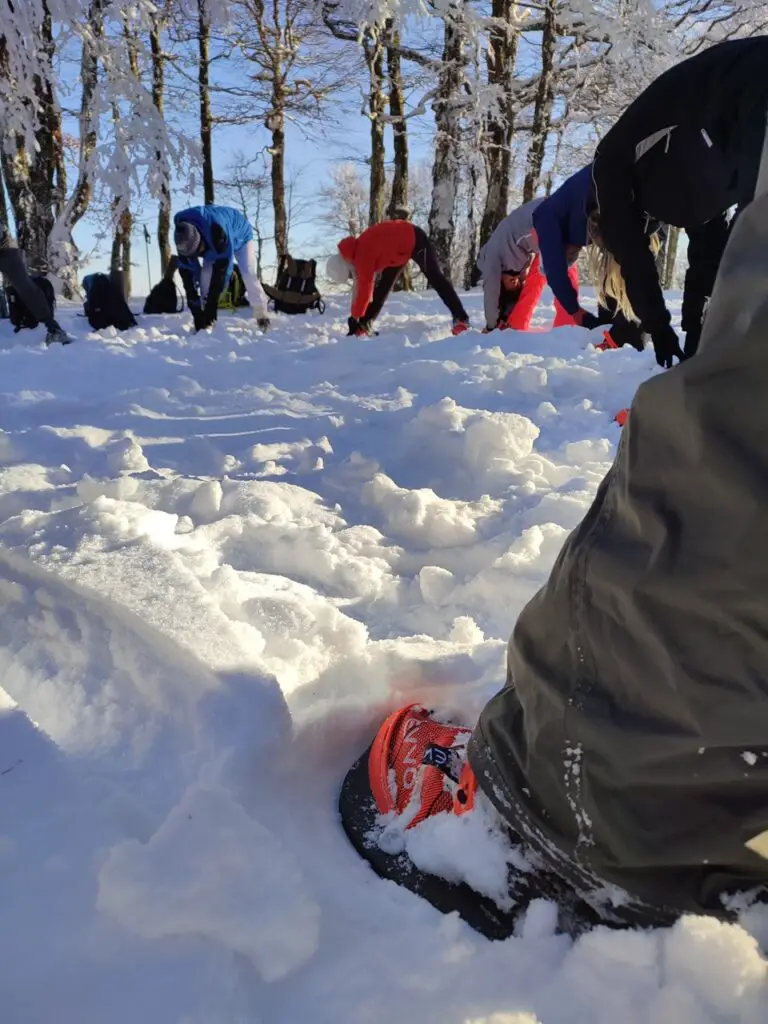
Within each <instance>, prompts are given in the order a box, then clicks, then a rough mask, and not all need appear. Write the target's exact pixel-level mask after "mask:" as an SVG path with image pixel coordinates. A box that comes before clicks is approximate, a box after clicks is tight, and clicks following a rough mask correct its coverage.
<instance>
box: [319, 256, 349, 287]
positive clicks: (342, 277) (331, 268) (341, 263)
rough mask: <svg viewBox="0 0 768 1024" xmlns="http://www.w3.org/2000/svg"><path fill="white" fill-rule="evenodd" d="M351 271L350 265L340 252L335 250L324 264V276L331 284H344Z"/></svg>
mask: <svg viewBox="0 0 768 1024" xmlns="http://www.w3.org/2000/svg"><path fill="white" fill-rule="evenodd" d="M351 273H352V267H351V266H350V265H349V263H347V261H346V260H345V259H344V257H343V256H342V255H341V253H340V252H335V253H334V254H333V256H331V257H329V259H328V262H327V263H326V264H325V276H326V279H327V280H328V281H331V282H332V283H333V284H346V283H347V281H348V280H349V276H350V274H351Z"/></svg>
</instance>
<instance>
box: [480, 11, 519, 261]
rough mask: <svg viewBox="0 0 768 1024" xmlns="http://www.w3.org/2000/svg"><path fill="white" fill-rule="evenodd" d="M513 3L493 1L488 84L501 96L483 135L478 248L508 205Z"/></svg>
mask: <svg viewBox="0 0 768 1024" xmlns="http://www.w3.org/2000/svg"><path fill="white" fill-rule="evenodd" d="M513 7H514V2H513V0H492V5H491V17H492V18H493V19H494V20H493V24H492V27H491V31H490V35H489V39H488V53H487V57H486V66H487V68H488V84H489V85H491V86H495V87H496V89H497V90H498V92H499V102H498V106H497V107H496V109H495V110H494V111H493V112H492V113H491V114H489V115H488V117H487V119H486V124H485V131H484V133H483V141H484V147H483V156H484V158H485V169H486V178H487V182H488V189H487V192H486V196H485V209H484V211H483V217H482V220H481V222H480V240H479V244H480V245H481V246H482V245H485V243H486V242H487V241H488V239H489V238H490V237H491V235H492V234H493V232H494V231H495V230H496V228H497V226H498V225H499V224H500V223H501V221H502V220H504V218H505V217H506V216H507V213H508V209H507V207H508V205H509V177H510V170H511V164H512V152H511V149H510V143H511V141H512V132H513V130H514V125H515V113H516V108H515V104H514V99H513V94H512V83H513V71H514V66H515V61H516V59H517V47H518V43H519V39H520V37H519V34H518V32H517V29H515V28H513V27H512V24H511V21H512V11H513Z"/></svg>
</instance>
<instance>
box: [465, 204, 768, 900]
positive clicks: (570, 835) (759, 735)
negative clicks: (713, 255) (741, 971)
mask: <svg viewBox="0 0 768 1024" xmlns="http://www.w3.org/2000/svg"><path fill="white" fill-rule="evenodd" d="M766 281H768V193H766V194H763V195H762V196H761V197H760V198H759V199H757V200H755V201H754V202H753V203H752V204H751V205H750V206H749V207H747V208H746V210H745V211H744V212H743V213H742V214H741V216H740V217H739V219H738V220H737V222H736V224H735V227H734V230H733V233H732V236H731V240H730V242H729V244H728V247H727V249H726V252H725V255H724V257H723V261H722V264H721V266H720V271H719V274H718V279H717V283H716V285H715V289H714V292H713V295H712V299H711V302H710V308H709V311H708V314H707V318H706V321H705V325H704V332H703V336H702V341H701V346H700V349H699V353H698V355H697V356H696V357H695V358H694V359H691V360H689V361H688V362H686V363H684V364H682V365H680V366H677V367H675V368H674V369H672V370H669V371H667V372H666V373H660V374H658V375H655V376H653V377H652V378H651V379H650V380H649V381H647V382H646V383H645V384H643V385H642V386H641V387H640V389H639V390H638V392H637V395H636V397H635V400H634V402H633V404H632V409H631V412H630V416H629V422H628V424H627V426H626V427H625V428H624V431H623V434H622V438H621V442H620V445H619V450H618V453H617V455H616V460H615V462H614V465H613V467H612V469H611V470H610V472H609V473H608V476H607V477H606V478H605V480H604V481H603V483H602V484H601V486H600V488H599V490H598V493H597V496H596V498H595V501H594V503H593V505H592V507H591V509H590V510H589V512H588V513H587V515H586V518H585V519H584V521H583V522H582V523H581V525H580V526H579V527H578V528H577V529H576V530H575V531H574V532H573V533H572V534H571V536H570V537H569V539H568V540H567V542H566V544H565V546H564V548H563V550H562V552H561V553H560V556H559V558H558V560H557V562H556V564H555V566H554V568H553V570H552V574H551V576H550V579H549V582H548V583H547V584H546V586H545V587H544V588H543V589H542V590H541V591H540V592H539V594H538V595H537V596H536V597H535V598H534V599H533V600H532V601H531V602H530V603H529V604H528V606H527V607H526V608H525V609H524V611H523V612H522V614H521V615H520V617H519V619H518V622H517V625H516V628H515V631H514V634H513V636H512V639H511V640H510V643H509V652H508V678H507V685H506V686H505V687H504V689H503V690H502V691H501V692H500V693H498V694H497V695H496V696H495V697H494V698H492V700H491V701H490V702H489V704H488V705H487V706H486V707H485V709H484V710H483V712H482V715H481V716H480V720H479V723H478V725H477V727H476V730H475V732H474V734H473V737H472V741H471V744H470V752H469V756H470V762H471V763H472V766H473V768H474V770H475V772H476V773H477V775H478V780H479V784H480V786H481V788H482V789H483V790H484V791H485V792H486V794H487V795H488V797H489V798H490V799H491V800H492V801H493V802H494V803H495V804H496V806H497V807H498V808H499V810H500V811H501V813H502V814H503V815H504V816H505V817H506V818H507V819H508V821H509V823H510V824H511V826H512V827H513V828H514V829H515V831H516V832H517V833H519V834H522V835H523V836H525V837H526V839H527V840H528V842H529V843H530V844H532V845H533V846H534V847H536V848H538V850H539V851H540V852H541V853H542V855H543V856H544V857H545V858H546V860H547V861H548V862H549V863H550V865H552V866H553V868H554V869H555V871H556V872H558V873H559V874H561V876H562V875H569V876H570V877H571V878H574V879H581V880H582V881H583V880H584V878H592V879H599V880H601V881H603V882H607V883H613V884H615V885H618V886H620V887H621V888H623V889H624V890H625V891H627V892H629V893H630V894H631V895H632V896H634V897H635V898H636V899H637V900H638V901H640V902H641V903H642V904H645V905H647V906H653V907H657V908H659V907H661V908H671V909H672V910H673V911H676V912H680V911H692V912H704V913H710V914H716V915H721V914H724V908H723V903H722V898H723V897H724V896H725V895H726V894H728V893H731V892H734V891H741V890H749V889H751V888H753V887H766V886H768V600H766V595H767V594H768V443H767V439H768V402H766V397H765V396H766V394H768V359H767V358H766V335H767V334H768V300H767V299H766V290H765V282H766Z"/></svg>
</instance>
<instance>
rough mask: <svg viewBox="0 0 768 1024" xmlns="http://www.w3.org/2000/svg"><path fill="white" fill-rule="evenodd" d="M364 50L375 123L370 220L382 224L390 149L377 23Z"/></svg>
mask: <svg viewBox="0 0 768 1024" xmlns="http://www.w3.org/2000/svg"><path fill="white" fill-rule="evenodd" d="M363 53H364V54H365V63H366V66H367V68H368V119H369V121H370V124H371V155H370V157H369V165H370V169H371V175H370V204H369V211H368V223H369V224H378V223H379V222H380V221H382V220H383V219H384V207H385V204H386V182H387V176H386V150H385V147H384V114H385V110H386V107H385V104H386V99H385V95H384V54H385V50H384V45H383V41H382V33H381V31H380V30H379V27H378V26H377V25H373V26H371V27H370V28H368V29H367V30H366V31H365V33H364V35H363Z"/></svg>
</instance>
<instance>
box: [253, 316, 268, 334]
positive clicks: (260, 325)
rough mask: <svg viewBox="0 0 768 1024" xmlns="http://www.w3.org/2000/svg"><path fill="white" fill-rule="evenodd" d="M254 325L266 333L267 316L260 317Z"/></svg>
mask: <svg viewBox="0 0 768 1024" xmlns="http://www.w3.org/2000/svg"><path fill="white" fill-rule="evenodd" d="M256 324H257V326H258V328H259V330H261V331H268V330H269V327H270V321H269V317H268V316H260V317H259V318H258V320H257V321H256Z"/></svg>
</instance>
